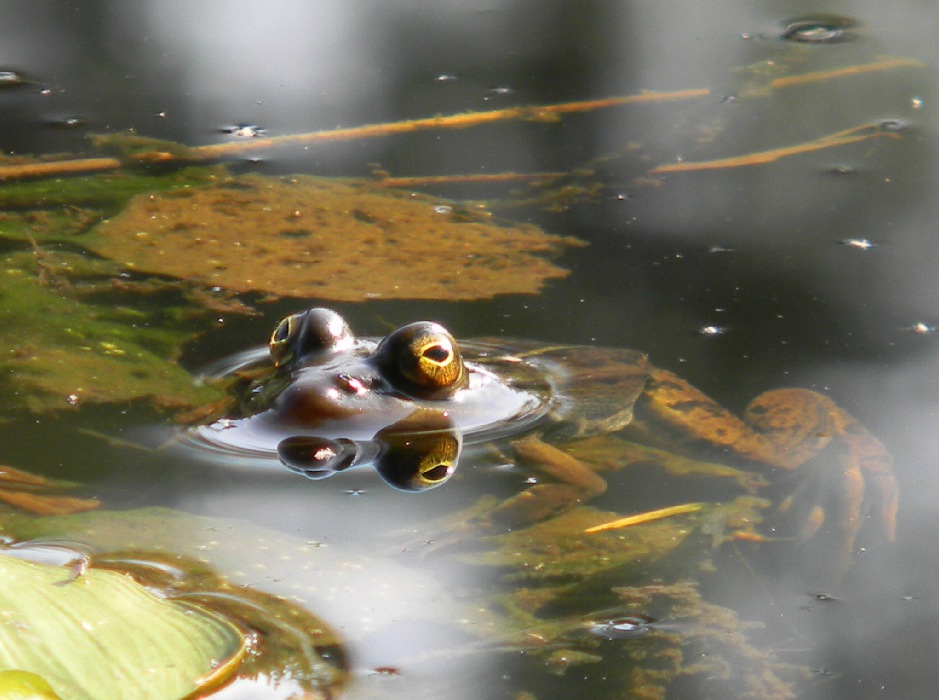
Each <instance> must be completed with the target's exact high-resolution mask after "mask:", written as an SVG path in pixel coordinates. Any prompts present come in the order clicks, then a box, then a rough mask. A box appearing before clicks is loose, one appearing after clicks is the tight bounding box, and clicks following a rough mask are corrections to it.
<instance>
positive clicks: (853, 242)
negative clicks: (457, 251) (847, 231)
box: [838, 238, 877, 250]
mask: <svg viewBox="0 0 939 700" xmlns="http://www.w3.org/2000/svg"><path fill="white" fill-rule="evenodd" d="M838 242H839V243H840V244H841V245H845V246H848V247H850V248H857V249H858V250H870V249H871V248H876V247H877V244H876V243H874V241H872V240H871V239H870V238H845V239H843V240H840V241H838Z"/></svg>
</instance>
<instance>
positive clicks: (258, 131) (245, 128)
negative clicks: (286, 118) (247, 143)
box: [218, 124, 267, 139]
mask: <svg viewBox="0 0 939 700" xmlns="http://www.w3.org/2000/svg"><path fill="white" fill-rule="evenodd" d="M218 133H220V134H228V135H229V136H236V137H238V138H242V139H256V138H258V137H260V136H264V134H266V133H267V129H262V128H261V127H259V126H258V125H257V124H236V125H234V126H222V127H219V129H218Z"/></svg>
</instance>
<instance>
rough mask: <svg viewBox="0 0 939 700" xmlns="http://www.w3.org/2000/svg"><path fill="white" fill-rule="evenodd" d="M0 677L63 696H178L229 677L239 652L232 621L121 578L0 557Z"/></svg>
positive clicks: (240, 645) (241, 641)
mask: <svg viewBox="0 0 939 700" xmlns="http://www.w3.org/2000/svg"><path fill="white" fill-rule="evenodd" d="M0 581H2V585H0V610H2V611H3V616H2V621H0V671H8V670H20V671H27V672H29V673H33V674H36V675H37V676H39V677H40V678H42V679H45V680H46V681H47V682H48V683H49V685H50V686H51V687H52V688H53V690H54V691H55V692H56V693H57V694H58V696H59V697H61V698H63V700H68V699H69V698H118V697H133V698H140V699H141V700H144V699H151V698H152V699H153V700H157V699H161V700H162V699H164V698H183V697H188V696H190V695H191V694H193V693H195V692H197V691H199V690H204V689H207V688H210V687H213V686H215V685H217V684H218V683H220V682H222V681H224V680H225V679H226V678H227V677H228V676H230V675H231V674H232V673H233V672H234V670H235V668H236V667H237V665H238V664H239V663H240V661H241V659H242V657H243V656H244V654H245V650H246V649H245V640H244V637H243V635H242V634H241V632H240V631H239V630H238V629H237V628H236V627H235V626H234V625H232V624H230V623H228V622H226V621H224V620H223V619H221V618H220V617H218V616H216V615H214V614H212V613H209V612H207V611H205V610H203V609H201V608H198V607H195V606H190V605H185V604H182V603H179V602H173V601H167V600H163V599H160V598H158V597H157V596H156V595H154V594H153V593H151V592H150V591H148V590H147V589H146V588H144V587H143V586H141V585H140V584H138V583H136V582H135V581H133V580H132V579H130V578H128V577H127V576H124V575H122V574H119V573H116V572H112V571H101V570H94V569H93V570H89V571H87V572H85V573H84V574H83V575H82V576H80V577H79V578H76V579H73V580H71V581H68V582H66V581H67V573H66V572H65V570H63V569H62V568H61V567H57V566H49V565H46V564H39V563H36V562H31V561H24V560H20V559H16V558H13V557H10V556H7V555H2V556H0Z"/></svg>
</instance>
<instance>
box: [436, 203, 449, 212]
mask: <svg viewBox="0 0 939 700" xmlns="http://www.w3.org/2000/svg"><path fill="white" fill-rule="evenodd" d="M434 211H435V212H436V213H438V214H449V213H450V212H452V211H453V207H451V206H448V205H446V204H438V205H437V206H436V207H434Z"/></svg>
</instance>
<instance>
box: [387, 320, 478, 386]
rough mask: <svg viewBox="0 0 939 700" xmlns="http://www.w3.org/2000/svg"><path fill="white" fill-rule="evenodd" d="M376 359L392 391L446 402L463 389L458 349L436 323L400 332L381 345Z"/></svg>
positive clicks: (413, 324)
mask: <svg viewBox="0 0 939 700" xmlns="http://www.w3.org/2000/svg"><path fill="white" fill-rule="evenodd" d="M375 358H376V362H377V363H378V367H379V369H380V370H381V371H382V374H383V375H384V377H385V379H386V380H387V381H388V382H389V383H390V384H391V385H392V386H393V387H394V388H395V389H398V390H400V391H403V392H404V393H406V394H410V395H412V396H415V397H417V398H422V399H442V398H447V397H448V396H451V395H452V394H453V393H454V392H455V391H456V390H457V389H460V388H462V387H464V386H465V385H466V368H465V367H464V365H463V358H462V357H461V355H460V348H459V346H458V345H457V343H456V341H455V340H454V339H453V336H451V335H450V334H449V333H448V332H447V330H446V329H445V328H444V327H443V326H440V325H438V324H436V323H431V322H429V321H418V322H417V323H411V324H409V325H407V326H403V327H401V328H399V329H398V330H396V331H395V332H394V333H392V334H391V335H389V336H388V337H387V338H385V339H384V340H383V341H382V342H381V344H380V345H379V346H378V349H377V350H376V351H375Z"/></svg>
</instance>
